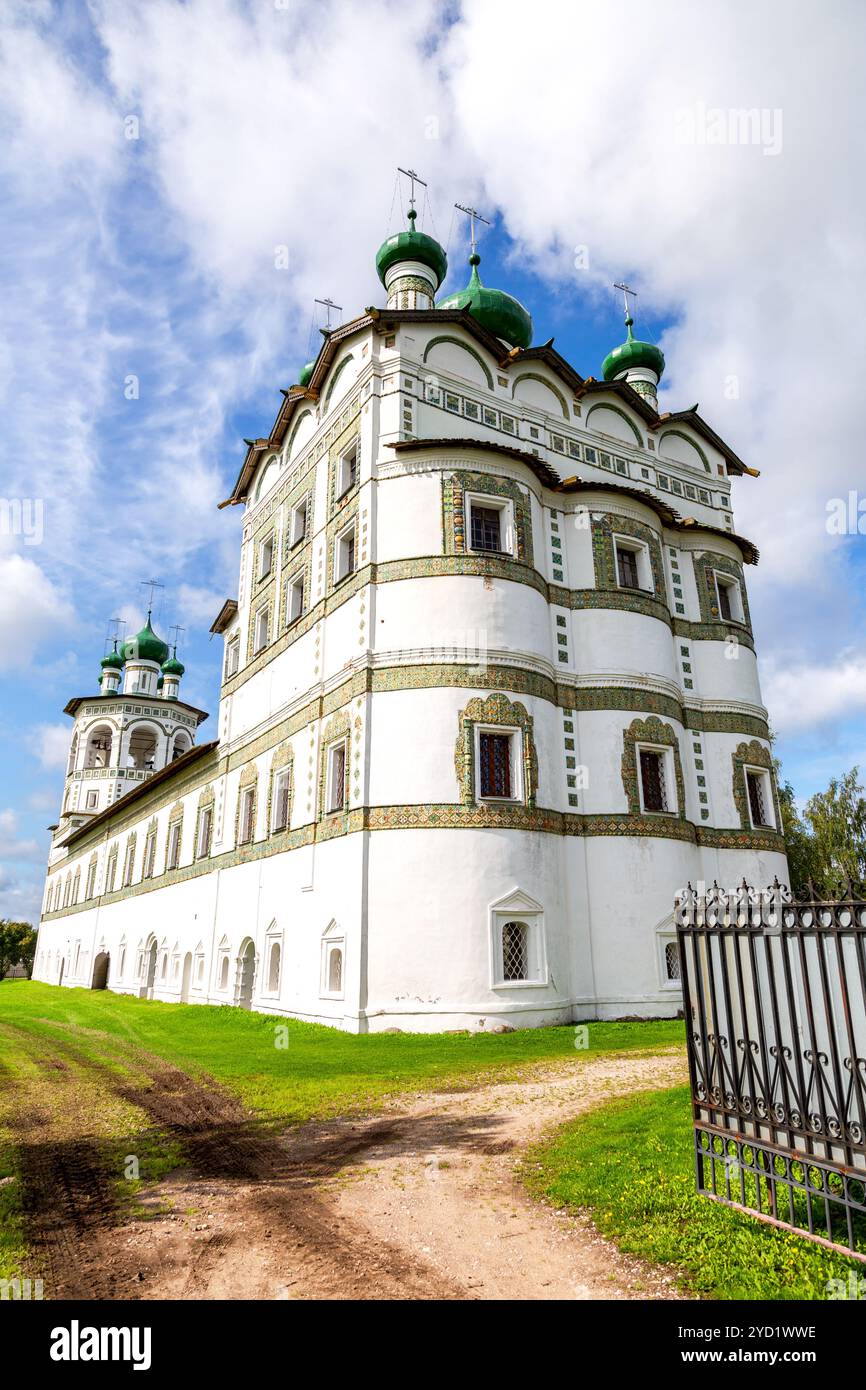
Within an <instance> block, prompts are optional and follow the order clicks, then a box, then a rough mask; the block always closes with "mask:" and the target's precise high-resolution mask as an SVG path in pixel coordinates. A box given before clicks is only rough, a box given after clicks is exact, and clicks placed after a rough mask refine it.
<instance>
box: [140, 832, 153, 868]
mask: <svg viewBox="0 0 866 1390" xmlns="http://www.w3.org/2000/svg"><path fill="white" fill-rule="evenodd" d="M155 864H156V836H155V835H149V836H148V838H147V843H146V844H145V846H144V868H143V870H142V873H143V876H144V877H145V878H153V870H154V866H155Z"/></svg>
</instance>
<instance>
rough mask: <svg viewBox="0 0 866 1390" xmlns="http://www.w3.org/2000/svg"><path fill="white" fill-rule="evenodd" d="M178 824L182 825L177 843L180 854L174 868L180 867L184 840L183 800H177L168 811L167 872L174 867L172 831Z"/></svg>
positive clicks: (166, 832)
mask: <svg viewBox="0 0 866 1390" xmlns="http://www.w3.org/2000/svg"><path fill="white" fill-rule="evenodd" d="M176 825H177V826H179V827H180V831H179V835H178V843H177V850H178V854H177V864H175V865H174V868H179V867H180V855H181V848H182V842H183V802H182V801H176V802H175V803H174V805H173V806H172V808H171V810H170V811H169V813H168V825H167V826H166V831H165V868H166V872H169V870H170V869H171V868H172V865H171V862H170V861H171V833H172V830H173V829H174V827H175V826H176Z"/></svg>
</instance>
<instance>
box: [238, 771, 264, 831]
mask: <svg viewBox="0 0 866 1390" xmlns="http://www.w3.org/2000/svg"><path fill="white" fill-rule="evenodd" d="M258 783H259V772H258V768H257V767H256V764H255V763H248V764H247V766H246V767H245V768H244V769H243V770H242V772H241V775H240V778H239V779H238V795H237V804H236V805H235V845H236V846H237V847H238V848H240V846H241V845H242V844H243V845H251V844H252V843H253V841H254V840H255V838H256V815H257V812H258V799H259V797H258ZM249 788H252V795H253V808H252V814H251V816H250V834H249V836H248V837H247V838H246V839H244V840H242V839H241V809H242V807H243V803H244V792H246V791H247V790H248V789H249Z"/></svg>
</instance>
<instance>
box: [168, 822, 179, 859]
mask: <svg viewBox="0 0 866 1390" xmlns="http://www.w3.org/2000/svg"><path fill="white" fill-rule="evenodd" d="M180 832H181V822H180V821H179V820H176V821H174V823H173V824H172V825H171V826H169V831H168V855H167V857H166V867H167V868H169V869H176V868H177V866H178V864H179V863H180Z"/></svg>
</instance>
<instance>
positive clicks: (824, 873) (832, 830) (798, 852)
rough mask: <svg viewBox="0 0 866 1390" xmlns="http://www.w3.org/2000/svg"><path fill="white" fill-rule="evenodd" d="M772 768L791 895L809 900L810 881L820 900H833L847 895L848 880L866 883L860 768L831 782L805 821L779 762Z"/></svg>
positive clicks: (809, 806) (865, 801)
mask: <svg viewBox="0 0 866 1390" xmlns="http://www.w3.org/2000/svg"><path fill="white" fill-rule="evenodd" d="M774 766H775V769H776V784H777V786H778V789H779V808H780V810H781V813H782V834H783V835H784V837H785V851H786V853H787V856H788V867H789V869H790V877H791V890H792V892H794V893H798V894H800V895H801V896H803V895H805V894H806V893H807V892H808V883H809V880H810V879H811V880H812V883H813V884H814V885H815V888H816V890H817V892H818V893H819V895H821V896H822V897H827V898H832V897H837V896H839V895H840V894H841V893H844V892H845V891H847V882H848V880H849V879H850V880H851V881H852V882H853V883H854V884H855V885H859V884H862V883H864V881H866V796H864V788H863V786H862V784H861V782H860V770H859V768H857V767H853V768H852V769H851V771H850V772H846V773H844V774H843V776H842V777H839V778H836V777H834V778H832V779H831V781H830V785H829V786H828V788H827V790H826V791H824V792H816V793H815V795H814V796H811V797H810V798H809V800H808V801H807V802H806V805H805V808H804V810H803V813H802V815H801V814H800V812H799V810H798V809H797V803H796V799H795V797H794V788H793V787H792V786H791V784H790V782H783V781H782V769H781V765H780V763H779V761H778V759H776V760H775V763H774Z"/></svg>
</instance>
